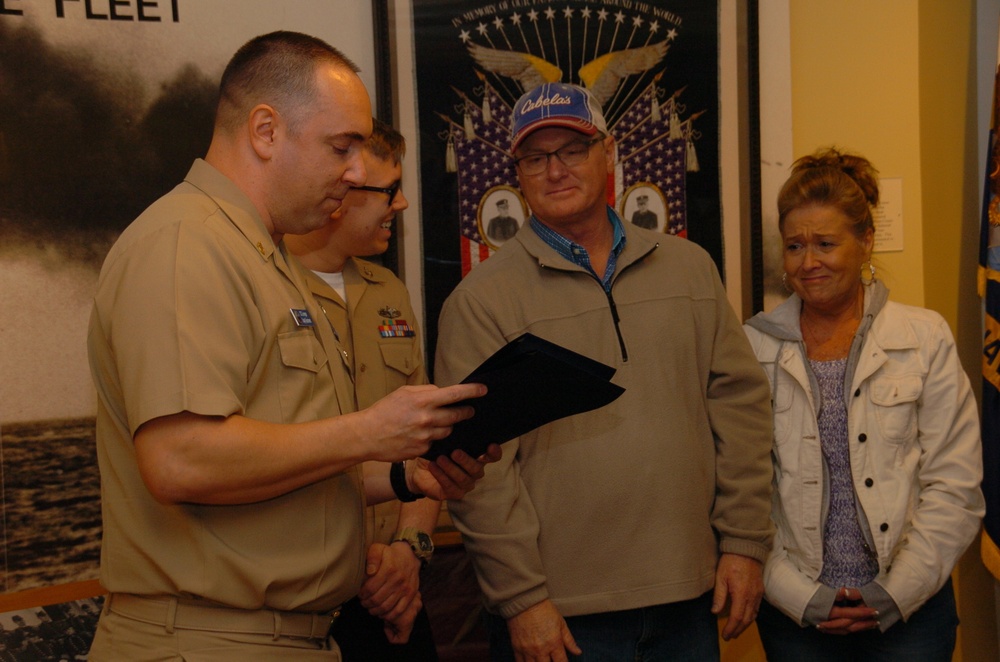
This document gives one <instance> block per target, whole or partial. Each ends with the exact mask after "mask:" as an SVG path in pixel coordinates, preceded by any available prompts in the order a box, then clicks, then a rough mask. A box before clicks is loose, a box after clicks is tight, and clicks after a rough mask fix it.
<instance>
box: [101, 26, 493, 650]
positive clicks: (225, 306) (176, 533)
mask: <svg viewBox="0 0 1000 662" xmlns="http://www.w3.org/2000/svg"><path fill="white" fill-rule="evenodd" d="M356 72H357V68H356V67H355V66H354V65H353V64H352V63H351V62H350V61H349V60H347V59H346V58H345V57H344V56H343V55H342V54H341V53H340V52H339V51H337V50H336V49H334V48H332V47H331V46H329V45H328V44H326V43H324V42H322V41H320V40H318V39H315V38H313V37H309V36H306V35H302V34H298V33H290V32H276V33H271V34H268V35H263V36H261V37H257V38H255V39H253V40H251V41H250V42H248V43H247V44H245V45H244V46H243V47H242V48H241V49H240V50H239V51H238V52H237V53H236V54H235V55H234V56H233V59H232V60H231V61H230V63H229V65H228V66H227V68H226V71H225V72H224V74H223V77H222V83H221V87H220V101H219V106H218V110H217V115H216V123H215V128H214V132H213V137H212V142H211V145H210V146H209V150H208V153H207V155H206V157H205V159H204V160H201V159H199V160H197V161H195V163H194V165H193V166H192V168H191V170H190V172H189V173H188V175H187V177H186V179H185V181H184V182H183V183H181V184H180V185H178V186H177V187H176V188H175V189H174V190H173V191H172V192H170V193H168V194H167V195H165V196H164V197H163V198H161V199H160V200H158V201H157V202H155V203H153V205H151V206H150V207H149V208H148V209H147V210H146V211H145V212H144V213H143V214H142V215H140V217H139V218H137V219H136V220H135V221H134V222H133V223H132V224H131V225H130V226H129V228H127V229H126V230H125V232H123V233H122V236H121V237H120V238H119V240H118V241H117V242H116V243H115V245H114V246H113V247H112V249H111V251H110V252H109V254H108V257H107V259H106V261H105V264H104V266H103V268H102V271H101V276H100V279H99V282H98V289H97V294H96V296H95V302H94V309H93V313H92V315H91V323H90V329H89V335H88V347H89V351H90V361H91V371H92V373H93V377H94V382H95V386H96V388H97V394H98V414H97V451H98V461H99V464H100V469H101V481H102V513H103V524H104V538H103V541H102V549H101V581H102V584H103V585H104V587H105V588H106V589H107V590H108V592H109V595H108V597H107V599H106V601H105V608H104V611H103V612H102V614H101V618H100V621H99V623H98V627H97V633H96V636H95V639H94V643H93V646H92V648H91V652H90V659H91V660H94V661H96V662H101V661H105V660H113V661H116V662H117V661H119V660H130V661H134V660H166V659H184V660H225V661H228V660H250V659H255V660H260V659H266V660H339V658H340V655H339V652H338V650H337V646H336V644H335V643H333V642H331V641H329V639H328V636H327V633H328V629H329V627H330V624H331V621H332V620H333V618H334V617H335V614H336V610H337V608H338V607H339V605H340V604H342V603H343V602H345V601H346V600H348V599H349V598H351V597H352V596H353V595H355V594H356V593H357V592H358V590H359V588H360V586H361V584H362V582H363V580H364V577H365V562H366V558H365V551H366V549H367V548H368V541H367V539H366V531H365V517H364V512H365V510H364V505H365V503H366V502H368V503H378V502H381V501H385V500H388V499H391V498H393V497H394V495H395V494H414V493H417V494H419V493H422V494H427V495H428V496H432V497H434V498H436V499H442V498H451V497H452V496H459V497H460V496H462V495H463V494H464V493H465V492H467V491H468V490H469V489H471V488H472V486H473V485H474V482H475V480H476V479H478V478H479V477H480V476H481V475H482V468H483V464H484V463H485V462H488V461H494V460H495V459H496V458H497V457H498V456H499V453H498V450H499V449H498V448H496V447H494V448H493V449H492V450H491V451H490V453H489V454H488V455H487V456H483V457H482V458H479V459H474V458H470V457H468V456H467V455H464V454H457V453H455V454H453V455H452V458H451V460H453V461H448V462H440V461H437V462H436V463H434V464H431V463H427V462H426V461H423V460H418V461H416V462H406V463H405V465H404V464H403V461H404V460H409V459H412V458H415V457H417V456H419V455H421V454H422V453H424V452H426V451H427V449H428V448H429V447H430V444H431V442H432V441H433V440H435V439H440V438H443V437H444V436H446V435H447V434H448V433H449V432H450V429H451V426H452V425H454V424H455V423H456V422H458V421H459V420H462V419H464V418H467V417H468V416H470V415H471V414H472V410H471V407H454V406H452V407H449V406H448V405H454V404H455V403H457V402H459V401H462V400H464V399H467V398H469V397H475V396H477V395H481V394H482V393H483V391H484V389H483V388H482V387H477V386H471V387H467V388H463V389H457V390H447V389H436V388H434V387H431V386H424V387H407V388H404V389H399V390H397V391H395V392H394V393H392V394H391V395H390V396H388V397H386V398H384V399H383V400H381V401H379V402H377V403H375V404H374V405H373V406H372V407H370V408H368V409H365V410H363V411H355V402H354V393H353V385H352V384H351V377H350V373H349V371H348V368H347V366H346V364H345V362H344V360H343V359H342V358H341V357H342V355H343V351H344V350H343V347H342V346H341V344H340V343H339V341H338V340H337V338H336V331H335V330H334V328H333V327H332V325H331V324H330V323H329V321H328V320H327V319H326V318H325V317H324V316H323V313H322V310H321V309H320V308H319V306H318V305H317V304H316V302H315V300H314V299H313V297H312V295H311V294H310V292H309V289H308V287H307V286H306V284H305V272H304V269H303V268H302V266H301V265H299V264H298V262H297V261H296V260H294V259H292V258H288V257H286V251H285V247H284V243H283V241H282V239H283V237H284V235H285V234H286V233H292V234H295V233H305V232H309V231H311V230H314V229H317V228H319V227H322V226H323V225H325V224H326V223H328V222H329V221H330V216H331V214H332V213H333V212H334V211H336V209H337V208H338V207H339V206H340V203H341V201H342V200H343V198H344V196H345V195H346V194H347V192H348V190H349V189H350V187H352V186H360V185H363V184H364V183H365V177H366V171H365V167H364V162H363V159H362V157H361V151H362V148H363V146H364V143H365V141H366V140H367V138H368V135H369V133H370V132H371V104H370V102H369V100H368V95H367V92H366V91H365V88H364V85H363V84H362V83H361V80H360V78H358V76H357V73H356ZM368 460H378V461H381V462H388V463H392V465H391V466H392V468H393V470H392V472H390V471H387V470H383V471H382V472H380V473H377V474H372V475H370V476H369V475H366V476H364V480H362V475H361V470H360V469H359V465H360V464H361V463H362V462H364V461H368ZM379 466H381V467H388V466H390V465H389V464H383V465H379ZM400 469H402V471H399V470H400ZM402 625H403V626H404V627H405V623H403V624H402Z"/></svg>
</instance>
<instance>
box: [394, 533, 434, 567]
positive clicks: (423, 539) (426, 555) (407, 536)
mask: <svg viewBox="0 0 1000 662" xmlns="http://www.w3.org/2000/svg"><path fill="white" fill-rule="evenodd" d="M392 542H405V543H407V544H408V545H409V546H410V549H412V550H413V554H414V555H415V556H416V557H417V558H418V559H420V565H422V566H424V565H427V564H428V563H430V560H431V556H433V555H434V541H433V540H431V537H430V536H429V535H427V534H426V533H424V532H423V531H421V530H420V529H418V528H417V527H415V526H407V527H404V528H403V529H402V530H401V531H400V532H399V533H397V534H396V537H394V538H393V539H392ZM390 544H391V543H390Z"/></svg>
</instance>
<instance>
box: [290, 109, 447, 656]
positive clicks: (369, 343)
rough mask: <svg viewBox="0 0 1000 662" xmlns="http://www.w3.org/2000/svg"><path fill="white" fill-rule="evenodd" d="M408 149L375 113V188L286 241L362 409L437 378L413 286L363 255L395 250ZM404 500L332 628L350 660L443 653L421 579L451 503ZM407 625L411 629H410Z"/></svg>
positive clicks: (390, 514) (379, 530) (386, 506)
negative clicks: (429, 364) (427, 358)
mask: <svg viewBox="0 0 1000 662" xmlns="http://www.w3.org/2000/svg"><path fill="white" fill-rule="evenodd" d="M405 152H406V141H405V139H404V138H403V136H402V134H400V133H399V132H398V131H396V130H395V129H393V128H392V127H391V126H389V125H387V124H386V123H384V122H382V121H380V120H379V119H378V118H373V119H372V135H371V137H370V138H369V139H368V142H367V143H366V144H365V148H364V152H363V154H362V156H363V158H364V162H365V169H366V170H367V172H368V177H367V179H366V181H365V185H363V186H353V187H351V190H350V191H349V192H348V193H347V195H346V196H345V197H344V200H343V202H342V203H341V206H340V209H338V210H337V211H336V212H334V213H333V215H332V220H331V222H330V223H329V224H327V225H325V226H323V227H322V228H320V229H318V230H315V231H313V232H311V233H309V234H305V235H297V236H290V237H286V238H285V244H286V245H287V246H288V249H289V250H290V251H291V252H292V253H293V254H295V255H296V256H297V257H298V258H299V261H300V262H302V264H303V265H304V266H306V267H307V268H308V269H310V270H311V271H310V273H309V274H307V277H306V284H307V285H308V286H309V289H310V290H311V291H312V293H313V295H314V296H315V297H316V299H317V300H318V301H319V303H320V305H321V307H322V308H323V312H324V313H325V314H326V315H327V317H329V318H330V322H331V323H332V324H333V327H334V328H335V329H337V331H338V333H339V335H340V340H341V343H342V345H343V347H344V348H346V352H347V355H346V357H345V358H346V361H347V364H348V365H349V366H350V367H351V371H352V375H353V377H354V393H355V396H356V397H357V401H358V407H359V408H365V407H368V406H370V405H371V404H373V403H375V402H377V401H378V400H380V399H381V398H383V397H384V396H386V395H388V394H389V393H391V392H393V391H395V390H396V389H397V388H399V387H401V386H406V385H421V384H426V383H427V371H426V369H425V366H424V350H423V343H422V342H421V337H420V334H419V329H418V328H417V324H416V320H415V315H414V313H413V307H412V305H411V303H410V295H409V292H407V290H406V286H405V285H404V284H403V282H402V281H401V280H400V279H399V278H397V277H396V276H395V274H393V273H392V271H390V270H389V269H386V268H385V267H383V266H380V265H378V264H375V263H373V262H370V261H368V260H363V259H360V258H362V257H369V256H373V255H381V254H382V253H384V252H385V251H386V250H387V249H388V248H389V239H390V238H391V236H392V223H393V221H394V219H395V217H396V214H397V213H399V212H401V211H403V210H404V209H406V208H407V207H408V206H409V202H408V201H407V199H406V196H405V195H404V194H403V191H402V189H401V183H402V159H403V155H404V154H405ZM365 470H366V471H374V472H375V473H379V472H383V473H384V471H385V470H384V468H383V469H381V470H379V469H378V468H377V463H368V464H366V465H365ZM402 486H403V485H402V484H401V487H402ZM397 497H398V499H399V500H398V501H387V502H384V503H380V504H377V505H375V506H372V507H370V508H369V513H370V514H371V515H372V516H373V517H374V525H375V526H374V544H372V546H371V547H370V548H369V550H368V562H369V576H368V578H367V579H366V581H365V584H364V585H363V586H362V587H361V593H360V595H359V596H358V597H356V598H354V599H352V600H350V601H348V602H347V603H346V604H345V605H344V606H343V608H342V609H341V613H340V618H338V619H337V621H336V622H335V623H334V625H333V629H332V630H331V634H332V635H333V638H334V639H335V640H336V642H337V644H338V645H339V646H340V653H341V656H342V657H343V659H344V662H391V661H392V660H407V661H408V660H422V661H426V662H431V661H432V660H436V659H437V652H436V649H435V646H434V639H433V636H432V633H431V628H430V620H429V619H428V617H427V611H426V609H424V608H423V606H422V599H421V595H420V592H419V582H420V569H421V567H423V566H424V565H426V564H427V563H428V562H429V561H430V559H431V555H432V554H433V551H434V544H433V542H432V541H431V537H430V534H431V533H432V532H433V531H434V527H435V526H436V524H437V518H438V512H439V511H440V507H441V502H440V501H434V500H432V499H417V498H415V497H416V495H409V494H406V493H402V494H397ZM400 621H403V622H405V623H406V626H407V627H406V628H401V627H400ZM410 628H412V631H410Z"/></svg>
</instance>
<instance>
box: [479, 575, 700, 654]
mask: <svg viewBox="0 0 1000 662" xmlns="http://www.w3.org/2000/svg"><path fill="white" fill-rule="evenodd" d="M711 608H712V592H711V591H709V592H708V593H705V594H704V595H702V596H701V597H698V598H695V599H693V600H685V601H683V602H671V603H669V604H664V605H655V606H652V607H641V608H639V609H628V610H626V611H611V612H603V613H600V614H587V615H585V616H569V617H567V618H566V625H567V626H569V631H570V633H572V635H573V638H574V639H576V643H577V645H578V646H579V647H580V649H581V650H582V651H583V655H580V656H579V657H576V656H573V655H570V656H569V657H570V659H571V660H578V661H580V662H626V661H628V662H664V661H666V660H669V661H671V662H674V661H675V660H676V661H677V662H711V661H712V660H718V659H719V626H718V620H717V618H716V616H715V615H714V614H712V612H711ZM486 626H487V629H488V630H489V633H490V654H491V657H492V659H493V661H494V662H510V661H511V660H513V659H514V650H513V648H512V647H511V644H510V634H509V633H508V632H507V622H506V621H505V620H504V619H503V618H501V617H500V616H495V615H493V614H487V615H486Z"/></svg>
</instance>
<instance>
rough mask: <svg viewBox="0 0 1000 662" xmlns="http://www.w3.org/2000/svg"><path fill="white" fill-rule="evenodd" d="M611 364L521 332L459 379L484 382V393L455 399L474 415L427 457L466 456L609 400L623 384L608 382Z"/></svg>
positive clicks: (438, 444)
mask: <svg viewBox="0 0 1000 662" xmlns="http://www.w3.org/2000/svg"><path fill="white" fill-rule="evenodd" d="M614 374H615V369H614V368H612V367H611V366H609V365H605V364H604V363H601V362H600V361H595V360H594V359H591V358H588V357H586V356H584V355H582V354H577V353H576V352H574V351H571V350H569V349H566V348H565V347H562V346H560V345H557V344H555V343H553V342H550V341H548V340H545V339H543V338H539V337H538V336H535V335H533V334H531V333H525V334H523V335H521V336H518V337H517V338H515V339H514V340H511V341H510V342H509V343H507V344H506V345H504V346H503V347H501V348H500V349H498V350H497V351H496V352H495V353H494V354H493V355H492V356H490V357H489V358H488V359H486V360H485V361H483V363H482V364H481V365H480V366H479V367H478V368H476V369H475V370H473V371H472V373H471V374H470V375H469V376H468V377H466V378H465V379H463V380H462V383H463V384H470V383H477V384H485V385H486V387H487V389H489V390H488V392H487V394H486V395H484V396H483V397H481V398H472V399H470V400H466V401H464V402H462V403H460V404H468V405H471V406H472V407H474V408H475V410H476V414H475V416H473V417H472V418H470V419H466V420H464V421H460V422H459V423H458V424H456V425H455V426H454V427H453V428H452V432H451V435H450V436H448V437H446V438H445V439H441V440H439V441H435V442H434V443H433V444H431V448H430V450H429V451H428V452H427V453H425V454H424V457H425V458H427V459H430V460H433V459H434V458H436V457H438V456H440V455H447V454H450V453H451V452H452V451H453V450H455V449H456V448H461V449H462V450H464V451H465V452H466V453H468V454H469V455H471V456H472V457H478V456H480V455H482V454H483V453H484V452H486V447H487V446H488V445H489V444H492V443H498V444H502V443H504V442H506V441H510V440H511V439H513V438H515V437H518V436H520V435H522V434H524V433H526V432H530V431H531V430H534V429H535V428H537V427H539V426H542V425H545V424H546V423H551V422H552V421H555V420H558V419H560V418H565V417H566V416H572V415H573V414H579V413H582V412H585V411H591V410H593V409H597V408H599V407H603V406H604V405H606V404H608V403H609V402H612V401H613V400H614V399H615V398H617V397H618V396H619V395H621V394H622V393H624V392H625V389H624V388H622V387H621V386H618V385H617V384H614V383H612V382H611V381H610V380H611V377H612V376H613V375H614Z"/></svg>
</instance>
